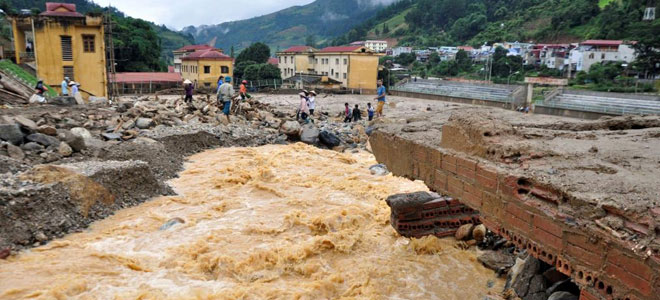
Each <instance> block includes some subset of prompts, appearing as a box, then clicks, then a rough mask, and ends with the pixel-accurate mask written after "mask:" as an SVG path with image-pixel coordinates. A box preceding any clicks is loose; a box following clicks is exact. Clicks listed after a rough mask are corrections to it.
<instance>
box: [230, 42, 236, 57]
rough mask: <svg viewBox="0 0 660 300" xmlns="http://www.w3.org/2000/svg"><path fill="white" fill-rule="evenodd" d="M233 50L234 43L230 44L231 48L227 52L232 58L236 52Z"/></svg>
mask: <svg viewBox="0 0 660 300" xmlns="http://www.w3.org/2000/svg"><path fill="white" fill-rule="evenodd" d="M234 51H235V50H234V45H232V46H231V50H230V52H229V56H230V57H231V58H234V57H235V56H236V53H235V52H234Z"/></svg>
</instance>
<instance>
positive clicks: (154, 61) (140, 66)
mask: <svg viewBox="0 0 660 300" xmlns="http://www.w3.org/2000/svg"><path fill="white" fill-rule="evenodd" d="M112 18H113V20H114V22H116V24H117V26H116V27H115V29H114V32H113V34H114V44H115V58H116V61H117V71H118V72H148V71H164V70H165V69H166V66H165V63H164V62H163V61H162V60H161V40H160V38H159V37H158V34H157V33H156V31H154V29H153V28H152V26H151V24H150V23H149V22H147V21H144V20H141V19H133V18H130V17H128V18H120V17H117V16H113V17H112Z"/></svg>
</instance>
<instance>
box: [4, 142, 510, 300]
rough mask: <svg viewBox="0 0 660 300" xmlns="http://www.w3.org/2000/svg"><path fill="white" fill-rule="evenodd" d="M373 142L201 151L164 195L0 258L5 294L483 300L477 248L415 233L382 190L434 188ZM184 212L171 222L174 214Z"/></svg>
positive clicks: (491, 284) (485, 285)
mask: <svg viewBox="0 0 660 300" xmlns="http://www.w3.org/2000/svg"><path fill="white" fill-rule="evenodd" d="M372 164H375V161H374V158H373V156H372V155H371V154H369V153H358V154H342V153H337V152H333V151H327V150H320V149H317V148H314V147H310V146H306V145H303V144H295V145H287V146H264V147H259V148H224V149H217V150H211V151H207V152H204V153H200V154H197V155H194V156H192V157H191V158H190V162H189V163H188V164H187V165H186V169H185V171H183V172H182V173H181V174H180V177H179V178H177V179H174V180H172V181H171V182H170V184H171V185H172V186H173V187H174V189H175V190H176V191H177V193H178V194H179V195H180V196H174V197H161V198H157V199H154V200H152V201H149V202H147V203H144V204H142V205H140V206H137V207H133V208H129V209H125V210H122V211H119V212H117V213H116V214H115V215H114V216H112V217H109V218H107V219H105V220H102V221H99V222H96V223H94V224H93V225H92V226H91V227H90V229H89V230H87V231H85V232H82V233H76V234H71V235H69V236H67V237H65V238H63V239H60V240H56V241H53V242H51V243H49V244H48V245H45V246H42V247H39V248H35V249H32V250H30V251H25V252H23V253H21V254H19V255H17V256H14V257H11V258H9V259H8V260H6V261H0V299H25V298H28V299H336V298H345V299H353V298H359V299H483V297H484V296H485V295H488V294H491V293H492V294H496V293H497V292H498V291H501V290H502V282H501V281H500V280H497V279H495V276H494V273H493V272H492V271H490V270H488V269H486V268H484V267H483V266H481V265H480V264H479V263H478V262H477V261H476V258H475V256H476V253H475V250H461V249H458V248H456V247H454V244H455V242H454V241H453V240H451V239H446V240H440V239H437V238H433V237H431V238H424V239H420V240H409V239H406V238H403V237H401V236H398V235H397V234H396V232H395V231H394V230H393V229H392V228H391V226H390V224H389V215H390V210H389V208H388V206H387V204H386V203H385V201H384V199H385V198H386V197H387V196H389V195H392V194H396V193H403V192H415V191H422V190H427V188H426V186H424V184H423V183H421V182H413V181H410V180H407V179H403V178H399V177H393V176H391V175H388V176H383V177H377V176H373V175H371V174H370V173H369V169H368V168H369V166H370V165H372ZM173 218H180V219H182V220H183V221H185V223H183V224H177V225H174V226H172V227H171V228H169V229H166V230H160V229H159V228H160V227H161V226H162V225H163V224H164V223H166V222H167V221H168V220H170V219H173Z"/></svg>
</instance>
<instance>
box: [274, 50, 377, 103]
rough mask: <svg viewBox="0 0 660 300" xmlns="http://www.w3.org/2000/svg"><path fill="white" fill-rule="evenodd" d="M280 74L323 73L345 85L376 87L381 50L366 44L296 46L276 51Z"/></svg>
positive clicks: (369, 90) (370, 89)
mask: <svg viewBox="0 0 660 300" xmlns="http://www.w3.org/2000/svg"><path fill="white" fill-rule="evenodd" d="M277 56H278V61H279V68H280V72H281V73H282V78H284V79H287V78H291V77H294V76H296V75H300V74H312V75H322V76H327V77H328V78H331V79H334V80H337V81H339V82H341V87H342V88H345V89H354V90H360V91H362V92H364V93H374V92H375V91H376V88H377V87H376V81H377V80H378V59H379V58H380V57H381V56H382V54H379V53H375V52H374V51H372V50H370V49H368V48H366V47H365V46H345V47H328V48H324V49H321V50H316V49H314V48H311V47H305V46H298V47H291V48H289V49H287V50H284V51H282V52H279V53H277Z"/></svg>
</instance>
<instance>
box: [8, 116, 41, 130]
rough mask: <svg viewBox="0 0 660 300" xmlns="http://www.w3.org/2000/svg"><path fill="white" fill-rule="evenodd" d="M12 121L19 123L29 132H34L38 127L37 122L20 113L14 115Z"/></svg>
mask: <svg viewBox="0 0 660 300" xmlns="http://www.w3.org/2000/svg"><path fill="white" fill-rule="evenodd" d="M14 121H16V123H18V124H19V125H21V126H22V127H23V128H26V129H28V130H30V131H31V132H35V131H37V130H38V129H39V126H37V123H35V122H34V121H32V120H30V119H28V118H26V117H24V116H21V115H18V116H15V117H14Z"/></svg>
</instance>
